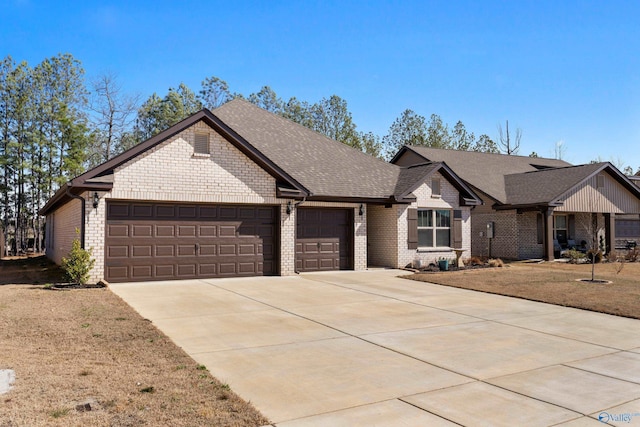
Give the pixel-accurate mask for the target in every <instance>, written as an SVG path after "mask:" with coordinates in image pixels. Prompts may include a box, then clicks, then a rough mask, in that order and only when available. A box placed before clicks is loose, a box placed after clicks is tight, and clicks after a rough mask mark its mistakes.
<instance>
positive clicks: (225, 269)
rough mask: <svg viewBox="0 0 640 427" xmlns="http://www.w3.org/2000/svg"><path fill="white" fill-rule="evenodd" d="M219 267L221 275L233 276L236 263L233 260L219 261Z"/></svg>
mask: <svg viewBox="0 0 640 427" xmlns="http://www.w3.org/2000/svg"><path fill="white" fill-rule="evenodd" d="M219 267H220V275H221V276H235V275H236V264H235V262H226V263H224V262H221V263H220V264H219Z"/></svg>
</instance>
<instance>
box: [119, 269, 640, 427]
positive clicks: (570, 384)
mask: <svg viewBox="0 0 640 427" xmlns="http://www.w3.org/2000/svg"><path fill="white" fill-rule="evenodd" d="M398 274H404V272H400V271H393V270H373V271H367V272H337V273H318V274H304V275H301V276H297V277H259V278H251V279H212V280H190V281H174V282H152V283H125V284H114V285H112V286H111V290H112V291H113V292H115V293H116V294H117V295H119V296H120V297H122V298H123V299H124V300H125V301H127V302H128V303H129V304H130V305H131V306H132V307H133V308H135V309H136V310H137V311H138V312H139V313H140V314H141V315H142V316H144V317H146V318H148V319H150V320H152V321H153V323H154V324H155V325H156V326H157V327H158V328H160V329H161V330H162V331H163V332H164V333H166V334H167V335H168V336H169V337H170V338H171V339H172V340H173V341H175V342H176V343H177V344H178V345H179V346H181V347H182V348H183V349H184V350H185V351H186V352H187V353H189V354H190V355H191V356H192V357H193V358H194V359H195V360H196V361H197V362H198V363H201V364H204V365H206V366H207V368H209V370H210V371H211V373H212V374H213V375H214V376H215V377H217V378H218V379H220V380H221V381H222V382H224V383H228V384H229V385H230V386H231V388H232V389H233V390H234V391H235V392H236V393H238V394H239V395H240V396H242V397H243V398H245V399H246V400H249V401H251V402H252V403H253V404H254V405H255V406H256V407H257V408H258V409H259V410H260V411H261V412H262V413H263V414H264V415H265V416H266V417H267V418H269V419H270V420H271V421H272V422H273V425H277V426H278V427H300V426H327V427H329V426H330V427H336V426H355V425H363V426H364V425H367V426H376V425H378V426H396V425H397V426H427V425H428V426H453V425H465V426H485V425H486V426H515V425H520V426H525V425H526V426H566V427H569V426H572V427H573V426H602V425H603V423H602V422H600V421H598V420H599V419H602V420H603V421H607V420H608V421H609V423H610V424H612V425H626V426H628V425H634V424H635V425H638V426H640V321H638V320H632V319H625V318H620V317H615V316H609V315H604V314H598V313H592V312H588V311H582V310H577V309H571V308H564V307H559V306H553V305H547V304H542V303H536V302H530V301H525V300H520V299H514V298H509V297H502V296H497V295H489V294H484V293H479V292H473V291H467V290H462V289H456V288H451V287H446V286H438V285H432V284H427V283H420V282H414V281H409V280H405V279H399V278H397V277H396V276H397V275H398ZM625 416H627V417H626V418H625ZM627 419H628V420H629V421H628V422H627V421H626V420H627ZM616 420H617V421H616Z"/></svg>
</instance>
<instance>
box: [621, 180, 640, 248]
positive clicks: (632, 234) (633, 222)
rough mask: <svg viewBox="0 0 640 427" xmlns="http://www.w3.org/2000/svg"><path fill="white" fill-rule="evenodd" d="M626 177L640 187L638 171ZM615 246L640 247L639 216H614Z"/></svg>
mask: <svg viewBox="0 0 640 427" xmlns="http://www.w3.org/2000/svg"><path fill="white" fill-rule="evenodd" d="M628 178H629V180H631V182H633V183H634V184H635V185H637V186H638V187H639V188H640V172H638V173H637V174H635V175H633V176H629V177H628ZM616 246H617V247H618V248H631V247H637V248H639V249H640V216H638V215H618V216H617V217H616Z"/></svg>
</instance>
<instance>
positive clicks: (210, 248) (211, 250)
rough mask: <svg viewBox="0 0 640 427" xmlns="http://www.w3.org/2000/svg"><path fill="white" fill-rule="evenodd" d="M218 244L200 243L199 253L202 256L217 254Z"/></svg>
mask: <svg viewBox="0 0 640 427" xmlns="http://www.w3.org/2000/svg"><path fill="white" fill-rule="evenodd" d="M217 248H218V246H217V245H202V244H201V245H200V252H198V254H199V255H201V256H208V255H217V254H218V250H217Z"/></svg>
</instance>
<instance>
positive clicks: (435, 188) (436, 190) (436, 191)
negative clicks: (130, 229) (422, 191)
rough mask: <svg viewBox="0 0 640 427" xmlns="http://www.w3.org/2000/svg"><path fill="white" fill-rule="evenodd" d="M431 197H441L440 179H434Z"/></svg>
mask: <svg viewBox="0 0 640 427" xmlns="http://www.w3.org/2000/svg"><path fill="white" fill-rule="evenodd" d="M431 196H432V197H437V196H440V179H438V178H433V179H432V180H431Z"/></svg>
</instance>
